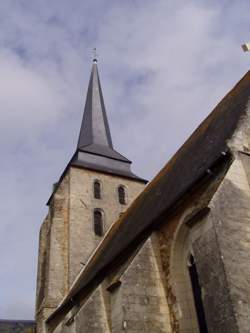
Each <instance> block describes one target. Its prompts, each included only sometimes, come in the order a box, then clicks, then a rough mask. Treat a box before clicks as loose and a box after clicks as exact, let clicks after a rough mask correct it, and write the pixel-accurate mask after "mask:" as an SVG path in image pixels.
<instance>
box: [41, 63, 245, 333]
mask: <svg viewBox="0 0 250 333" xmlns="http://www.w3.org/2000/svg"><path fill="white" fill-rule="evenodd" d="M249 98H250V72H248V73H246V75H245V76H244V77H243V78H242V79H241V80H240V81H239V82H238V83H237V84H236V86H235V87H234V88H233V89H232V90H231V91H230V92H229V93H228V94H227V95H226V96H225V97H224V98H223V99H222V101H221V102H220V103H219V104H218V105H217V106H216V107H215V109H214V110H213V111H212V112H211V114H210V115H209V116H208V117H207V118H206V119H205V120H204V121H203V122H202V123H201V125H200V126H199V127H198V128H197V129H196V130H195V131H194V133H193V134H192V135H191V136H190V138H189V139H188V140H187V141H186V142H185V143H184V145H183V146H182V147H181V148H180V149H179V150H178V151H177V153H176V154H175V155H174V156H173V157H172V158H171V159H170V161H169V162H168V163H167V164H166V165H165V167H164V168H163V169H162V170H161V171H160V172H159V174H158V175H156V177H155V178H154V179H153V180H152V181H151V182H150V183H149V184H147V185H146V183H147V182H146V180H144V179H142V178H140V177H138V176H136V175H135V174H133V172H132V171H131V161H129V160H128V159H127V158H125V157H124V156H123V155H121V154H120V153H118V152H117V151H116V150H115V149H114V147H113V144H112V139H111V134H110V129H109V124H108V119H107V114H106V110H105V106H104V100H103V95H102V89H101V85H100V80H99V75H98V69H97V61H96V59H94V62H93V66H92V71H91V76H90V81H89V86H88V91H87V98H86V104H85V109H84V114H83V121H82V124H81V129H80V134H79V140H78V144H77V148H76V151H75V153H74V154H73V157H72V159H71V160H70V162H69V163H68V165H67V166H66V168H65V170H64V171H63V173H62V175H61V177H60V179H59V181H58V182H57V183H56V184H55V185H54V188H53V192H52V194H51V196H50V198H49V201H48V207H49V212H48V215H47V217H46V218H45V220H44V222H43V224H42V227H41V231H40V244H39V258H38V277H37V297H36V322H37V333H52V332H53V333H139V332H147V333H249V332H250V328H249V327H250V324H249V318H250V265H249V261H250V110H249ZM152 135H153V134H152ZM163 144H164V143H163Z"/></svg>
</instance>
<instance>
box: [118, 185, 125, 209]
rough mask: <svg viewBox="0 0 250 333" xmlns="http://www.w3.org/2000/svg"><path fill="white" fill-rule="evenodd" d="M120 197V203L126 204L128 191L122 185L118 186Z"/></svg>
mask: <svg viewBox="0 0 250 333" xmlns="http://www.w3.org/2000/svg"><path fill="white" fill-rule="evenodd" d="M118 199H119V203H120V204H122V205H126V193H125V188H124V186H122V185H120V186H119V187H118Z"/></svg>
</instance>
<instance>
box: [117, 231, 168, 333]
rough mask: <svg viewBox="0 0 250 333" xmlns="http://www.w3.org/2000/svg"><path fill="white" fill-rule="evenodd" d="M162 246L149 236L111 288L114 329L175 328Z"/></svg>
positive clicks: (157, 331) (132, 331) (135, 331)
mask: <svg viewBox="0 0 250 333" xmlns="http://www.w3.org/2000/svg"><path fill="white" fill-rule="evenodd" d="M158 249H159V248H158V244H157V240H156V239H155V237H153V239H148V240H147V242H146V243H145V244H144V245H143V247H142V249H141V250H140V251H139V253H138V254H137V255H136V257H135V258H134V260H133V261H132V263H131V264H130V265H129V268H128V269H127V270H126V271H125V273H124V274H123V275H122V277H121V279H120V281H121V285H120V286H119V287H118V288H116V289H115V290H114V291H112V292H110V298H111V327H112V333H122V332H128V333H139V332H154V333H163V332H164V333H170V332H171V328H170V318H169V309H168V305H167V300H166V297H165V291H164V287H163V279H162V274H163V272H162V266H161V262H160V254H159V250H158Z"/></svg>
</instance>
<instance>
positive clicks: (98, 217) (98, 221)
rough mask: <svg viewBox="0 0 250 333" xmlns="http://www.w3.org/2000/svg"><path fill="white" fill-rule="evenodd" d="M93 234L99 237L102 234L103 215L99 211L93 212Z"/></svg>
mask: <svg viewBox="0 0 250 333" xmlns="http://www.w3.org/2000/svg"><path fill="white" fill-rule="evenodd" d="M94 232H95V234H96V236H99V237H101V236H103V233H104V223H103V213H102V211H100V210H99V209H95V210H94Z"/></svg>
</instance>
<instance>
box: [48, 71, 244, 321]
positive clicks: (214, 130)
mask: <svg viewBox="0 0 250 333" xmlns="http://www.w3.org/2000/svg"><path fill="white" fill-rule="evenodd" d="M249 97H250V72H247V73H246V75H245V76H244V77H243V78H242V79H241V80H240V81H239V82H238V83H237V85H236V86H235V87H234V88H233V89H232V90H231V91H230V92H229V93H228V94H227V95H226V96H225V97H224V98H223V100H222V101H221V102H220V103H219V104H218V105H217V106H216V108H215V109H214V110H213V111H212V113H211V114H210V115H209V116H208V117H207V118H206V119H205V120H204V121H203V122H202V124H201V125H200V126H199V127H198V128H197V129H196V130H195V131H194V133H193V134H192V135H191V136H190V138H189V139H188V140H187V141H186V142H185V144H184V145H183V146H182V147H181V148H180V149H179V150H178V151H177V153H176V154H175V155H174V156H173V157H172V158H171V159H170V161H169V162H168V163H167V164H166V166H165V167H164V168H163V169H162V170H161V171H160V173H159V174H158V175H157V176H156V177H155V178H154V180H153V181H152V182H151V183H150V184H149V185H148V186H147V187H146V188H145V190H144V191H143V192H142V193H141V195H140V196H139V197H138V198H137V199H136V200H135V201H134V202H133V204H132V205H131V206H130V207H129V208H128V210H127V211H126V213H125V214H124V215H123V216H122V217H121V218H120V219H119V220H118V221H117V222H116V223H114V224H113V226H112V228H111V229H110V230H109V232H108V233H107V235H106V236H105V238H104V239H103V241H102V243H101V244H100V245H99V247H98V248H97V250H96V252H95V254H94V255H93V256H92V257H91V258H90V260H89V262H88V263H87V265H86V266H85V267H84V269H83V270H82V272H81V273H80V275H79V276H78V278H77V280H76V281H75V283H74V284H73V286H72V288H71V290H70V292H69V294H68V296H67V297H66V298H65V299H64V301H63V302H62V303H61V304H60V306H59V307H58V308H57V310H56V311H55V312H54V313H53V314H52V315H51V316H50V317H49V318H48V320H47V322H48V323H53V322H54V323H55V322H56V321H57V320H58V318H59V316H60V315H62V314H64V313H66V312H67V311H68V310H69V309H70V308H71V307H73V305H74V299H75V300H78V298H79V299H81V295H84V291H85V290H87V288H88V286H89V285H91V284H92V283H93V281H94V280H95V279H97V277H98V276H99V277H100V274H101V273H102V272H103V271H104V270H105V268H106V267H108V266H109V265H110V263H111V262H112V261H114V260H115V259H116V258H118V257H119V255H121V254H123V255H124V256H126V249H128V248H129V245H130V244H132V243H134V242H136V240H137V239H139V238H140V236H141V235H143V233H145V231H146V230H148V229H149V228H152V227H153V226H154V225H155V226H156V224H157V221H158V218H159V217H160V216H161V215H162V214H166V212H168V211H170V209H171V207H173V206H174V205H175V204H176V203H177V202H178V200H179V199H181V198H182V197H183V195H185V193H187V192H188V191H189V190H190V189H191V188H192V186H193V185H194V184H195V183H197V181H199V180H200V179H201V178H202V177H203V176H204V175H205V174H206V172H207V170H208V169H210V168H211V167H212V166H213V165H214V164H215V163H216V161H218V159H220V158H221V156H224V154H225V153H227V152H228V151H229V147H228V145H227V142H228V140H229V139H230V138H231V137H232V135H233V133H234V131H235V130H236V128H237V126H238V123H239V121H240V119H241V117H242V116H243V115H244V114H246V110H247V107H248V101H249Z"/></svg>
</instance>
